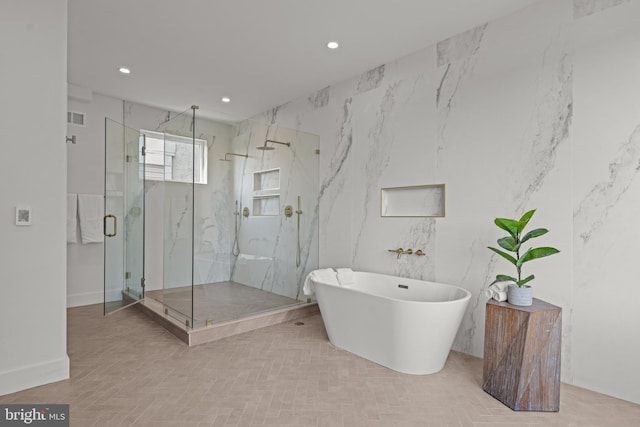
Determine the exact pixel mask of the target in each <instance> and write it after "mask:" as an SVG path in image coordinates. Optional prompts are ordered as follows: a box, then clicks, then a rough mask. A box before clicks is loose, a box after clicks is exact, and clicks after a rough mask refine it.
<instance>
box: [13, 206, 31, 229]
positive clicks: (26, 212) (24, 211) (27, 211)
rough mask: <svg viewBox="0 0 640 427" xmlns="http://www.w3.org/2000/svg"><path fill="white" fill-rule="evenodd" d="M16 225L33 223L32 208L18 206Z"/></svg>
mask: <svg viewBox="0 0 640 427" xmlns="http://www.w3.org/2000/svg"><path fill="white" fill-rule="evenodd" d="M16 225H31V208H30V207H28V206H17V207H16Z"/></svg>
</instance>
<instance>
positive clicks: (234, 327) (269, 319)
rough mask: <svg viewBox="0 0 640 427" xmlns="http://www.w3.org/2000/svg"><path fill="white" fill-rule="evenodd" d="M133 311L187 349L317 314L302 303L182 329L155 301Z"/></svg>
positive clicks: (315, 306)
mask: <svg viewBox="0 0 640 427" xmlns="http://www.w3.org/2000/svg"><path fill="white" fill-rule="evenodd" d="M135 307H137V308H138V310H140V311H141V312H142V313H144V314H145V315H146V316H147V317H149V318H150V319H152V320H154V321H155V322H157V323H158V324H160V325H161V326H162V327H163V328H165V329H166V330H168V331H169V332H171V333H172V334H173V335H175V336H176V337H177V338H178V339H179V340H180V341H182V342H184V343H185V344H187V345H188V346H189V347H193V346H196V345H200V344H205V343H208V342H212V341H217V340H220V339H222V338H227V337H230V336H234V335H238V334H242V333H245V332H250V331H253V330H256V329H260V328H264V327H267V326H272V325H277V324H279V323H284V322H290V321H293V320H297V319H301V318H303V317H309V316H312V315H314V314H317V313H319V312H320V309H319V308H318V304H317V303H315V302H312V303H303V304H299V305H295V306H292V307H285V308H281V309H277V310H271V311H267V312H264V313H259V314H255V315H251V316H246V317H242V318H239V319H234V320H228V321H224V322H219V323H214V324H212V325H209V326H203V327H199V328H193V329H190V328H189V329H186V328H185V326H184V325H182V324H181V323H179V322H178V321H177V320H175V319H173V318H172V317H170V316H167V315H165V314H164V311H163V306H162V304H161V303H159V302H158V301H155V300H152V299H144V300H142V301H141V302H140V303H139V304H136V306H135Z"/></svg>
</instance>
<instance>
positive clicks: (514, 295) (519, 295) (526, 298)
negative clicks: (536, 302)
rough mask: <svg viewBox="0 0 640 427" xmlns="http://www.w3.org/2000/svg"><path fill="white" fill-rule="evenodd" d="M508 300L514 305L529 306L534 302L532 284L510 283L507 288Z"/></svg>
mask: <svg viewBox="0 0 640 427" xmlns="http://www.w3.org/2000/svg"><path fill="white" fill-rule="evenodd" d="M507 302H508V303H509V304H513V305H520V306H527V305H531V304H533V296H532V292H531V286H527V285H524V286H518V285H516V284H510V285H509V287H508V288H507Z"/></svg>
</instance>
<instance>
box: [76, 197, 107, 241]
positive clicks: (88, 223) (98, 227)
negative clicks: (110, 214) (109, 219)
mask: <svg viewBox="0 0 640 427" xmlns="http://www.w3.org/2000/svg"><path fill="white" fill-rule="evenodd" d="M78 216H79V217H80V237H81V238H82V244H83V245H86V244H87V243H102V242H104V235H103V234H102V233H103V230H102V218H103V216H104V198H103V197H102V196H100V195H96V194H78Z"/></svg>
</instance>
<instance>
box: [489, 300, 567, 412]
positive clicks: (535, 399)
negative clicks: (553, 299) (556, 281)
mask: <svg viewBox="0 0 640 427" xmlns="http://www.w3.org/2000/svg"><path fill="white" fill-rule="evenodd" d="M561 337H562V309H561V308H560V307H556V306H554V305H551V304H549V303H547V302H544V301H541V300H538V299H536V298H534V299H533V305H531V306H528V307H521V306H517V305H512V304H509V303H506V302H498V301H495V300H489V301H488V302H487V306H486V319H485V328H484V369H483V375H482V377H483V378H482V389H483V390H484V391H486V392H487V393H489V394H490V395H491V396H493V397H495V398H496V399H498V400H499V401H500V402H502V403H504V404H505V405H507V406H508V407H509V408H511V409H513V410H514V411H559V410H560V344H561Z"/></svg>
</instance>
